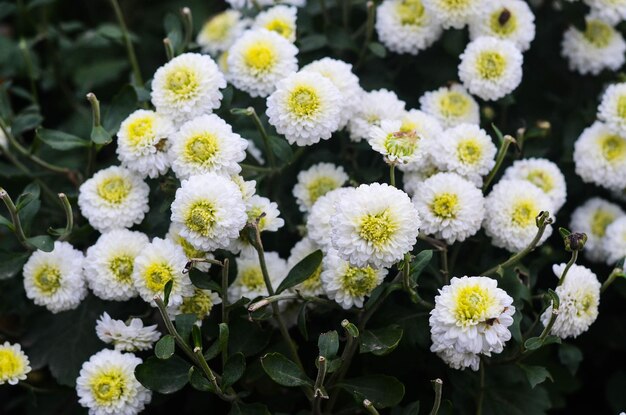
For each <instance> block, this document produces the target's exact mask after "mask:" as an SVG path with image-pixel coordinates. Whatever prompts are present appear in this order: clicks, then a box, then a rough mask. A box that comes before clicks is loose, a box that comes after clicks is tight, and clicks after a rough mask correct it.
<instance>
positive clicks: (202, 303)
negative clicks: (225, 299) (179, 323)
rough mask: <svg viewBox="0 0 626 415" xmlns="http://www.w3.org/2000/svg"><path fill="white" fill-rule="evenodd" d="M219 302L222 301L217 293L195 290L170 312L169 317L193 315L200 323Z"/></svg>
mask: <svg viewBox="0 0 626 415" xmlns="http://www.w3.org/2000/svg"><path fill="white" fill-rule="evenodd" d="M221 302H222V300H221V298H220V297H219V295H218V294H217V293H214V292H212V291H209V290H201V289H199V288H195V289H194V293H193V295H192V296H190V297H185V298H184V299H183V303H182V304H181V305H180V306H179V307H178V308H177V309H175V310H171V311H172V313H171V314H170V315H171V316H172V318H173V317H174V316H176V315H177V314H195V315H196V318H197V319H198V321H199V322H202V320H204V318H205V317H206V316H208V315H209V314H211V310H212V309H213V306H214V305H216V304H220V303H221Z"/></svg>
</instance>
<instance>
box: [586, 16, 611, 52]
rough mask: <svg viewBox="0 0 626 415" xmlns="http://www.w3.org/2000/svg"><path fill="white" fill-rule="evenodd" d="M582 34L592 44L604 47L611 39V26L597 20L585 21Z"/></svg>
mask: <svg viewBox="0 0 626 415" xmlns="http://www.w3.org/2000/svg"><path fill="white" fill-rule="evenodd" d="M583 36H584V37H585V39H587V41H588V42H589V43H591V44H592V45H593V46H595V47H597V48H605V47H607V46H608V45H609V44H610V43H611V40H612V39H613V28H612V27H611V26H609V25H608V24H606V23H604V22H601V21H599V20H591V21H588V22H587V27H586V29H585V31H584V33H583Z"/></svg>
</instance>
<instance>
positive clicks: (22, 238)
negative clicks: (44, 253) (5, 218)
mask: <svg viewBox="0 0 626 415" xmlns="http://www.w3.org/2000/svg"><path fill="white" fill-rule="evenodd" d="M0 199H2V201H3V202H4V204H5V206H6V207H7V209H8V210H9V215H10V216H11V221H12V222H13V232H14V233H15V236H17V240H18V241H19V242H20V244H22V246H23V247H24V248H26V249H28V250H29V251H35V250H36V249H37V248H35V247H34V246H33V245H32V244H30V243H29V242H28V241H27V240H26V235H25V234H24V229H23V228H22V222H21V221H20V216H19V215H18V213H17V208H16V207H15V204H14V203H13V200H12V199H11V196H9V194H8V193H7V191H6V190H4V189H3V188H1V187H0Z"/></svg>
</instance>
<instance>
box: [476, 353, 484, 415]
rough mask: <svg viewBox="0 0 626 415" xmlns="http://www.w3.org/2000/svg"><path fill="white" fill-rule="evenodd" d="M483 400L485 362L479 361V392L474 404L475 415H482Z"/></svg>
mask: <svg viewBox="0 0 626 415" xmlns="http://www.w3.org/2000/svg"><path fill="white" fill-rule="evenodd" d="M484 400H485V362H484V361H483V359H480V390H479V391H478V403H477V404H476V415H482V413H483V401H484Z"/></svg>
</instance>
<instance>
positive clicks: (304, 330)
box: [298, 302, 309, 341]
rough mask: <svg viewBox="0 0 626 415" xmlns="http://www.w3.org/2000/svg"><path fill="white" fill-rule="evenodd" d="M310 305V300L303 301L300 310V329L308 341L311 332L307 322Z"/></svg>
mask: <svg viewBox="0 0 626 415" xmlns="http://www.w3.org/2000/svg"><path fill="white" fill-rule="evenodd" d="M308 305H309V303H308V302H304V303H302V305H301V306H300V311H298V331H299V332H300V334H301V335H302V337H304V339H305V340H306V341H309V332H308V330H307V324H306V320H307V309H308Z"/></svg>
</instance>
